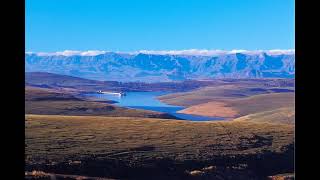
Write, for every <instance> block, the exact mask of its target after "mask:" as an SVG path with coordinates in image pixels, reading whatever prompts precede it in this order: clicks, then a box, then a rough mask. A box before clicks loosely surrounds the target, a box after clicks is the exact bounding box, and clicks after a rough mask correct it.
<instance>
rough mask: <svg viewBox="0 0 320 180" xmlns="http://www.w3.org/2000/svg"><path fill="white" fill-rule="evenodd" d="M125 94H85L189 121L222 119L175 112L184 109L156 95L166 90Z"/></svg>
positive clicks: (119, 104) (162, 93) (123, 105)
mask: <svg viewBox="0 0 320 180" xmlns="http://www.w3.org/2000/svg"><path fill="white" fill-rule="evenodd" d="M125 94H126V95H125V96H118V95H113V94H100V93H89V94H84V95H85V96H89V97H95V98H98V99H102V100H112V101H116V102H117V103H115V105H117V106H121V107H127V108H134V109H143V110H151V111H157V112H163V113H168V114H171V115H173V116H175V117H177V118H180V119H183V120H190V121H213V120H223V119H224V118H220V117H208V116H198V115H191V114H183V113H177V111H180V110H182V109H184V108H185V107H182V106H174V105H169V104H166V103H163V102H161V101H160V100H158V99H157V96H161V95H165V94H168V92H126V93H125Z"/></svg>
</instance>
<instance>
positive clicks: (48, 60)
mask: <svg viewBox="0 0 320 180" xmlns="http://www.w3.org/2000/svg"><path fill="white" fill-rule="evenodd" d="M25 65H26V66H25V71H26V72H49V73H56V74H62V75H70V76H76V77H81V78H86V79H94V80H103V81H123V82H126V81H144V82H161V81H179V80H187V79H212V78H294V76H295V56H294V53H293V54H292V53H282V54H281V53H277V54H268V53H266V52H258V53H248V52H246V53H222V54H217V55H206V56H203V55H189V54H188V55H183V54H178V55H176V54H144V53H137V54H129V53H114V52H107V53H103V54H97V55H96V54H89V55H79V54H75V55H74V54H73V55H61V54H37V53H26V54H25Z"/></svg>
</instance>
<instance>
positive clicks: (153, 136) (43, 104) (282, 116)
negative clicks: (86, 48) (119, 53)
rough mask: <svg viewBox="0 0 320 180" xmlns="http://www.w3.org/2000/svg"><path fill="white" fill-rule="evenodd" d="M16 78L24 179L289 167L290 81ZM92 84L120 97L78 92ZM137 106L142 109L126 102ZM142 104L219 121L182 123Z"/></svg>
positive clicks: (226, 174)
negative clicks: (21, 84) (21, 88)
mask: <svg viewBox="0 0 320 180" xmlns="http://www.w3.org/2000/svg"><path fill="white" fill-rule="evenodd" d="M26 76H27V78H26V90H25V105H26V106H25V107H26V109H25V112H26V119H25V123H26V129H25V130H26V141H25V142H26V172H33V171H34V173H29V175H28V176H26V177H29V178H31V179H32V178H35V177H39V178H41V177H42V178H45V177H47V178H48V177H49V176H55V177H60V178H62V179H68V178H71V179H72V178H74V179H75V178H77V177H103V178H105V179H149V178H148V177H151V176H152V177H154V178H153V179H159V180H160V179H225V178H230V179H240V180H241V179H265V178H266V177H269V176H277V175H279V174H280V175H281V174H289V175H290V174H291V173H293V161H294V151H293V148H294V127H295V123H294V117H295V112H294V91H295V90H294V79H213V80H206V81H196V80H193V81H182V82H166V83H141V82H127V83H123V82H115V81H96V80H87V79H82V78H77V77H70V76H65V75H58V74H52V73H26ZM44 77H45V78H44ZM99 90H105V91H110V92H125V93H126V94H127V98H129V99H126V96H124V97H118V96H117V97H113V96H112V95H111V96H110V95H101V94H100V95H99V94H97V96H87V93H89V94H90V93H96V92H97V91H99ZM157 92H158V93H157ZM131 93H133V94H135V95H134V96H131V95H130V94H131ZM145 93H146V94H150V95H151V96H150V97H149V96H147V97H146V96H145ZM99 96H103V98H101V97H99ZM112 97H113V98H112ZM132 97H133V99H131V98H132ZM117 98H118V99H117ZM119 98H120V99H119ZM121 98H123V99H121ZM131 103H134V104H131ZM139 104H140V105H141V106H144V107H142V108H141V107H135V106H132V105H139ZM148 105H153V106H154V107H157V106H159V107H161V108H163V107H183V108H180V109H177V110H176V111H177V112H179V113H185V114H190V115H195V116H197V115H201V116H210V117H223V118H222V119H216V120H213V119H214V118H213V119H212V120H211V121H208V120H206V121H201V122H200V121H197V120H192V119H189V120H188V121H186V120H183V119H180V118H179V117H176V116H174V115H173V114H172V113H168V112H169V111H163V110H160V109H161V108H160V109H159V108H151V109H150V108H149V109H148V108H145V107H147V106H148ZM47 173H49V174H47ZM27 174H28V173H27ZM32 174H35V175H32ZM64 177H65V178H64ZM89 179H90V178H89ZM93 179H94V178H93Z"/></svg>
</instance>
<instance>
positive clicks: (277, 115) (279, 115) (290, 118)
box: [233, 107, 295, 124]
mask: <svg viewBox="0 0 320 180" xmlns="http://www.w3.org/2000/svg"><path fill="white" fill-rule="evenodd" d="M233 121H250V122H269V123H284V124H294V123H295V111H294V107H290V108H288V107H284V108H278V109H275V110H271V111H263V112H259V113H253V114H249V115H246V116H242V117H239V118H236V119H234V120H233Z"/></svg>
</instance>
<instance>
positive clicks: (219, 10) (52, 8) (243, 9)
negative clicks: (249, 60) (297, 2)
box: [26, 0, 295, 52]
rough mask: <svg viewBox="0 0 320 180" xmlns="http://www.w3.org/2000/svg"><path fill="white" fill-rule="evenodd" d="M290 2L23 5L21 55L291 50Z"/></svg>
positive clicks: (133, 0)
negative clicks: (90, 51)
mask: <svg viewBox="0 0 320 180" xmlns="http://www.w3.org/2000/svg"><path fill="white" fill-rule="evenodd" d="M294 16H295V14H294V0H26V51H32V52H55V51H63V50H81V51H85V50H107V51H126V52H128V51H136V50H143V49H144V50H182V49H222V50H232V49H247V50H257V49H264V50H268V49H294Z"/></svg>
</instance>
